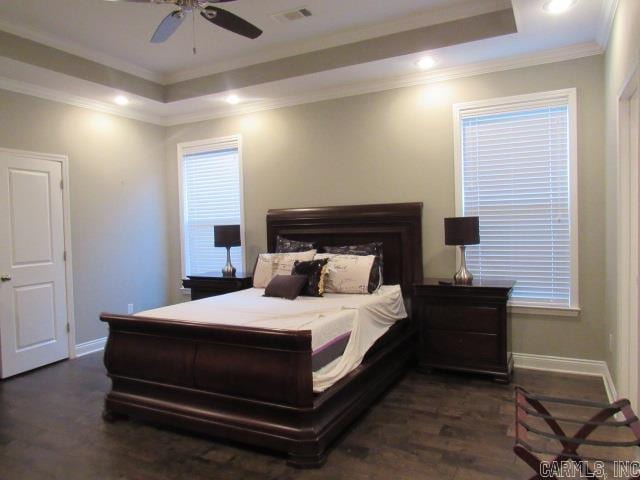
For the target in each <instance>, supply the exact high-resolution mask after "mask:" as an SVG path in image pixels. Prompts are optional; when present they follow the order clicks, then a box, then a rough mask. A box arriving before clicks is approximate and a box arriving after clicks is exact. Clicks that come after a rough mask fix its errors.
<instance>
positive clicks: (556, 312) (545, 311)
mask: <svg viewBox="0 0 640 480" xmlns="http://www.w3.org/2000/svg"><path fill="white" fill-rule="evenodd" d="M508 308H509V311H510V312H511V313H515V314H519V315H543V316H547V317H578V316H579V315H580V307H543V306H538V305H509V307H508Z"/></svg>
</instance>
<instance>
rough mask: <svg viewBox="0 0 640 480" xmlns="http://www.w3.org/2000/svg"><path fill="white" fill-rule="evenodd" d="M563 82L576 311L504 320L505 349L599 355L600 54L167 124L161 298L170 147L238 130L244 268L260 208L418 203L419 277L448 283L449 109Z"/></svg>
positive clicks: (174, 232)
mask: <svg viewBox="0 0 640 480" xmlns="http://www.w3.org/2000/svg"><path fill="white" fill-rule="evenodd" d="M570 87H576V88H577V92H578V108H579V112H578V120H579V139H580V140H579V146H578V149H579V172H578V175H579V196H580V201H579V215H580V228H579V236H580V294H581V298H582V302H581V303H582V305H581V306H582V314H581V315H580V317H579V318H557V317H543V316H529V317H517V318H515V321H514V351H517V352H526V353H536V354H544V355H560V356H569V357H579V358H591V359H604V358H605V355H606V346H605V343H606V342H605V340H604V331H605V327H604V320H603V316H604V287H605V285H604V284H605V282H604V272H605V261H604V246H605V238H604V235H605V233H604V229H603V228H602V227H603V225H604V222H605V216H604V213H605V212H604V181H603V178H604V161H603V157H604V146H603V135H602V129H603V127H604V122H603V116H602V111H603V108H604V102H603V95H602V92H603V89H604V79H603V58H602V56H596V57H589V58H584V59H578V60H573V61H567V62H562V63H557V64H550V65H542V66H537V67H531V68H525V69H519V70H511V71H506V72H499V73H494V74H488V75H481V76H477V77H472V78H465V79H459V80H454V81H449V82H445V83H443V84H440V85H437V86H433V87H415V88H403V89H398V90H390V91H385V92H381V93H374V94H368V95H361V96H355V97H350V98H343V99H337V100H331V101H324V102H319V103H314V104H307V105H302V106H297V107H290V108H283V109H278V110H272V111H267V112H261V113H256V114H251V115H243V116H236V117H230V118H225V119H220V120H212V121H206V122H199V123H194V124H188V125H181V126H176V127H171V128H168V129H167V137H166V158H167V165H166V168H167V182H168V183H167V188H168V192H169V196H168V204H167V205H168V214H169V252H170V262H171V263H170V270H169V274H170V282H171V289H170V292H171V298H172V300H174V301H177V300H180V294H179V292H178V285H179V280H180V245H179V237H178V231H179V229H178V222H179V221H178V198H177V177H176V175H177V161H176V144H177V143H178V142H184V141H192V140H199V139H205V138H211V137H217V136H224V135H230V134H234V133H241V134H242V138H243V149H244V155H243V161H244V193H245V212H246V240H247V245H248V252H249V255H248V260H249V262H248V263H249V264H251V263H252V261H253V259H254V258H255V255H256V254H257V253H258V252H259V251H264V250H265V248H266V231H265V214H266V212H267V210H268V209H269V208H286V207H304V206H319V205H345V204H358V203H376V202H405V201H421V202H423V203H424V206H425V208H424V220H423V223H424V231H423V238H424V240H423V241H424V245H423V247H424V259H423V260H424V261H423V263H424V272H425V274H426V275H433V276H440V275H442V276H447V275H450V274H451V273H452V272H453V269H454V264H455V253H454V249H453V248H445V247H444V245H443V232H442V219H443V218H444V217H446V216H450V215H453V214H454V201H455V199H454V168H453V121H452V104H453V103H455V102H466V101H472V100H479V99H486V98H492V97H500V96H507V95H517V94H524V93H531V92H537V91H547V90H555V89H562V88H570ZM434 88H435V89H439V90H440V91H441V95H435V99H434V98H432V96H430V94H429V92H431V91H432V90H433V89H434ZM442 95H444V99H443V97H442Z"/></svg>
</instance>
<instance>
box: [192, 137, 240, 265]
mask: <svg viewBox="0 0 640 480" xmlns="http://www.w3.org/2000/svg"><path fill="white" fill-rule="evenodd" d="M180 150H181V154H182V158H181V180H182V190H181V197H182V199H181V201H182V221H183V228H182V235H183V239H182V244H183V263H184V274H185V275H198V274H202V273H204V272H211V271H215V272H220V270H221V269H222V267H224V265H225V264H226V259H227V256H226V255H227V251H226V249H225V248H215V247H214V235H213V233H214V230H213V227H214V225H240V224H241V220H242V215H241V198H240V196H241V188H240V157H239V149H238V141H237V139H229V140H224V141H222V140H220V141H211V142H210V143H201V144H197V145H191V146H181V149H180ZM242 249H243V247H233V248H231V261H232V263H233V265H234V266H235V267H236V268H238V269H241V268H242V265H243V260H242V259H243V251H242Z"/></svg>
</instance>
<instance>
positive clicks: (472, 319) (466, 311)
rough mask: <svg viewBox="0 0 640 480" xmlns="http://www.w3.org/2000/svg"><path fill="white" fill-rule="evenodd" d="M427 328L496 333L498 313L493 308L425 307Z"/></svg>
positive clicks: (465, 306)
mask: <svg viewBox="0 0 640 480" xmlns="http://www.w3.org/2000/svg"><path fill="white" fill-rule="evenodd" d="M425 313H426V319H425V320H426V325H427V328H429V329H430V330H431V329H436V330H456V331H463V332H481V333H494V334H495V333H498V332H499V321H500V320H499V319H500V316H499V311H498V309H497V308H493V307H480V306H477V307H476V306H469V305H429V306H427V307H426V312H425Z"/></svg>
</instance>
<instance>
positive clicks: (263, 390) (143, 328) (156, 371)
mask: <svg viewBox="0 0 640 480" xmlns="http://www.w3.org/2000/svg"><path fill="white" fill-rule="evenodd" d="M100 319H101V320H102V321H104V322H108V323H109V339H108V342H107V346H106V350H105V356H104V361H105V366H106V368H107V371H108V372H109V375H110V377H111V378H112V380H113V382H114V391H117V390H118V387H119V386H120V385H121V384H122V383H123V382H124V383H126V382H127V381H131V380H132V379H136V380H139V381H142V382H148V383H149V385H151V384H154V385H158V384H164V385H167V386H173V387H179V388H183V389H194V390H200V391H202V392H207V393H210V394H215V395H224V396H232V397H240V398H242V399H243V400H256V401H261V402H270V403H276V404H281V405H290V406H294V407H311V406H312V405H313V385H312V376H311V332H310V331H285V330H266V329H259V328H247V327H234V326H224V325H208V324H201V323H189V322H176V321H171V320H162V319H155V318H144V317H135V316H125V315H111V314H103V315H101V317H100Z"/></svg>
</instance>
